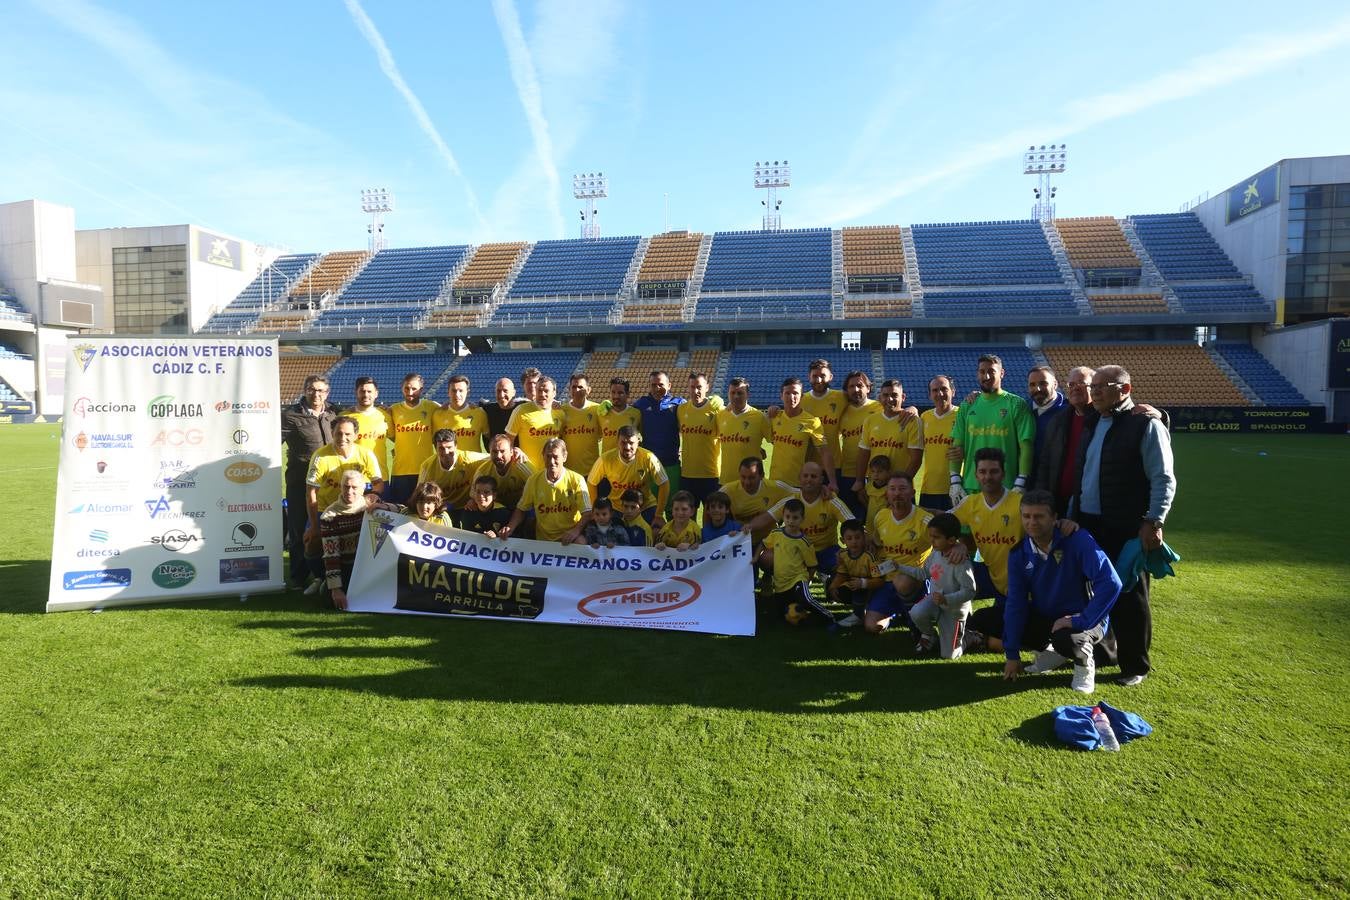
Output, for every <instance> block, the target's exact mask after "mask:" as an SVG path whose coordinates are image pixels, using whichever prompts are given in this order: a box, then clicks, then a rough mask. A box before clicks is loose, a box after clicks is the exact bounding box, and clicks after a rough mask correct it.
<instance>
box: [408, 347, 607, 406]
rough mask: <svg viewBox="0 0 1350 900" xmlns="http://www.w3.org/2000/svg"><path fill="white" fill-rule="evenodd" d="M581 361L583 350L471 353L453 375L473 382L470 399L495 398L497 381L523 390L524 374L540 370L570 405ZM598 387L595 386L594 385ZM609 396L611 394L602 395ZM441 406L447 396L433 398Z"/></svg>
mask: <svg viewBox="0 0 1350 900" xmlns="http://www.w3.org/2000/svg"><path fill="white" fill-rule="evenodd" d="M580 362H581V351H579V350H501V351H497V352H495V353H470V354H469V355H468V356H461V357H459V362H458V363H457V364H456V365H455V367H454V369H453V370H452V372H451V374H452V375H463V376H464V377H466V378H468V379H469V389H470V392H471V394H470V396H472V397H474V398H481V399H492V398H493V391H494V390H495V389H496V385H497V379H499V378H510V379H511V380H512V381H513V382H515V384H516V390H517V391H519V390H520V373H521V372H523V371H525V370H526V369H528V368H531V367H533V368H536V369H538V370H539V371H540V372H543V373H544V374H545V375H547V376H549V377H550V378H552V379H553V380H554V381H556V382H557V383H558V399H559V401H560V402H563V403H566V402H567V399H568V397H567V382H568V379H570V378H571V377H572V372H574V371H575V370H576V367H577V365H578V364H579V363H580ZM592 388H594V385H592ZM602 396H608V393H606V394H604V395H602ZM431 399H433V400H435V401H436V402H438V403H440V402H443V401H444V398H443V397H433V398H431Z"/></svg>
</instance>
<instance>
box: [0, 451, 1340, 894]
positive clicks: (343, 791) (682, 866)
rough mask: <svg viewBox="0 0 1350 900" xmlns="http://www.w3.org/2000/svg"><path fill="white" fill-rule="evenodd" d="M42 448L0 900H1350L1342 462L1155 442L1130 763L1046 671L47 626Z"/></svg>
mask: <svg viewBox="0 0 1350 900" xmlns="http://www.w3.org/2000/svg"><path fill="white" fill-rule="evenodd" d="M56 432H57V429H56V427H55V426H42V425H35V426H6V427H4V428H3V429H0V447H3V449H4V454H3V455H4V458H5V460H6V462H7V463H8V464H9V465H10V466H11V471H13V472H15V473H16V474H17V475H18V477H17V478H14V479H11V493H10V496H11V501H10V503H11V506H10V511H9V513H8V514H7V515H6V516H5V523H4V524H3V526H0V531H2V533H3V540H0V585H3V590H0V659H2V660H3V670H4V677H3V678H0V749H2V750H3V752H2V753H0V896H22V897H33V896H44V895H88V894H99V895H105V894H115V895H127V896H146V895H171V896H179V897H181V896H201V895H218V894H246V895H252V894H271V895H275V896H333V895H354V894H359V895H367V894H378V895H407V894H413V895H433V894H440V895H470V896H512V897H514V896H522V895H530V896H535V895H544V896H554V895H637V896H651V897H671V896H689V895H702V896H706V895H716V896H744V895H756V896H786V895H830V896H834V895H839V896H854V895H856V896H873V897H882V896H906V895H942V896H1025V897H1041V896H1052V897H1081V896H1102V895H1105V894H1108V893H1109V894H1114V895H1119V896H1178V895H1222V896H1228V895H1236V896H1249V895H1262V896H1270V895H1281V896H1290V897H1305V896H1311V895H1345V894H1346V893H1347V892H1348V891H1350V880H1348V879H1347V874H1346V873H1347V872H1350V840H1348V837H1347V832H1348V830H1350V829H1348V826H1347V817H1346V814H1345V810H1346V809H1347V807H1350V761H1348V760H1350V726H1347V723H1348V722H1350V699H1348V698H1350V677H1348V676H1350V663H1348V662H1347V658H1348V657H1350V598H1348V597H1347V594H1350V591H1347V587H1346V583H1347V576H1348V575H1350V553H1347V551H1348V550H1350V542H1347V539H1346V536H1345V534H1346V533H1345V526H1344V511H1345V510H1346V509H1347V508H1348V506H1350V479H1347V478H1346V475H1345V469H1344V464H1345V462H1346V461H1347V460H1350V454H1348V453H1347V449H1348V448H1350V444H1347V443H1346V439H1345V438H1344V437H1327V436H1306V437H1304V436H1268V437H1267V436H1229V437H1217V436H1215V437H1210V436H1190V435H1181V436H1178V437H1177V439H1176V451H1177V461H1178V470H1179V473H1180V485H1181V487H1180V494H1179V502H1178V504H1177V508H1176V510H1175V513H1174V514H1173V517H1172V519H1171V521H1170V522H1169V525H1168V529H1167V537H1168V540H1169V542H1170V543H1171V544H1172V545H1173V546H1174V547H1175V548H1176V549H1177V550H1178V551H1179V552H1180V553H1181V554H1182V555H1183V556H1184V557H1185V561H1184V562H1183V563H1182V564H1181V565H1180V573H1181V576H1180V577H1179V578H1177V579H1169V580H1167V581H1165V582H1162V583H1160V584H1159V585H1158V586H1157V588H1156V590H1155V599H1154V607H1155V620H1156V640H1155V644H1154V651H1155V659H1156V664H1157V670H1156V672H1155V674H1154V675H1153V676H1152V677H1151V678H1149V680H1148V681H1147V682H1145V683H1144V684H1143V685H1142V686H1141V687H1138V688H1133V689H1126V688H1118V687H1115V686H1114V685H1111V684H1109V683H1108V684H1106V685H1105V686H1104V687H1102V688H1101V689H1100V690H1099V692H1098V696H1099V697H1102V698H1104V699H1106V700H1108V701H1110V702H1111V703H1114V704H1116V705H1118V706H1121V707H1124V708H1126V709H1130V710H1133V711H1136V712H1138V713H1140V714H1142V715H1143V716H1144V717H1145V718H1147V719H1148V720H1149V721H1150V722H1151V723H1152V724H1153V725H1154V727H1155V728H1156V732H1155V733H1154V735H1153V736H1151V737H1149V738H1147V739H1145V740H1141V741H1138V742H1136V743H1134V744H1130V745H1127V746H1126V747H1125V749H1124V750H1123V752H1121V753H1119V754H1107V753H1091V754H1090V753H1082V752H1077V751H1071V750H1068V749H1064V748H1062V747H1061V746H1060V745H1058V744H1057V743H1056V742H1055V740H1054V738H1053V736H1052V735H1051V733H1050V726H1049V719H1048V714H1049V711H1050V710H1051V708H1053V707H1054V706H1056V705H1058V704H1061V703H1073V702H1077V701H1078V699H1079V697H1078V695H1076V694H1073V693H1072V692H1070V691H1069V690H1068V679H1069V675H1068V673H1067V672H1064V673H1061V674H1056V675H1051V676H1038V677H1028V678H1025V679H1022V680H1020V681H1018V682H1017V683H1016V684H1014V685H1007V684H1005V683H1004V682H1003V681H1002V680H1001V679H1000V670H1001V660H1000V659H999V658H998V657H996V656H993V655H988V654H981V655H977V656H974V657H968V658H966V659H964V660H961V661H959V662H955V663H951V662H941V661H932V660H924V661H916V660H913V659H911V658H910V656H911V654H910V649H909V640H908V638H907V637H906V636H904V635H888V636H883V637H881V638H869V637H867V636H865V635H862V634H846V635H836V636H831V635H827V634H825V633H824V632H823V631H816V630H800V629H791V628H789V627H787V626H783V627H781V628H776V629H774V630H772V631H770V632H769V633H767V634H764V635H761V636H759V637H757V638H753V639H743V638H724V637H713V636H702V635H691V634H673V633H666V634H662V633H655V632H646V631H619V630H610V629H583V628H569V627H554V626H544V627H528V626H522V625H511V624H504V623H494V622H480V621H440V620H426V619H420V618H412V617H395V616H375V615H343V614H339V613H336V612H334V611H332V610H327V609H321V608H319V607H318V605H317V604H316V603H314V602H312V601H311V600H310V599H309V598H305V597H302V596H300V595H299V594H297V593H294V592H292V593H286V594H276V595H268V596H256V597H253V598H251V599H249V600H248V602H246V603H241V602H240V601H239V600H238V599H237V598H227V599H218V600H210V601H196V602H185V603H181V604H176V605H167V606H148V607H141V608H132V609H121V610H115V611H108V612H103V613H97V614H95V613H89V612H78V613H61V614H53V615H46V614H44V613H43V612H42V608H43V604H44V601H45V597H46V590H47V576H48V568H49V561H48V559H49V555H50V545H51V523H52V515H53V497H54V490H55V477H56V449H57V440H56V439H55V437H54V436H55V434H56ZM1261 451H1264V455H1262V453H1261ZM1108 674H1110V673H1109V672H1108ZM1107 681H1108V682H1109V679H1107Z"/></svg>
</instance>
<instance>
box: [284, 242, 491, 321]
mask: <svg viewBox="0 0 1350 900" xmlns="http://www.w3.org/2000/svg"><path fill="white" fill-rule="evenodd" d="M467 252H468V247H465V246H453V247H411V248H404V249H398V250H381V251H380V252H378V253H376V254H375V255H374V256H373V257H371V258H370V261H369V262H368V263H366V264H365V266H364V267H363V268H362V269H361V270H360V272H359V273H358V274H357V275H356V277H355V278H353V279H352V280H351V281H350V282H349V283H348V284H347V286H346V287H344V288H342V290H341V291H340V292H339V293H338V295H337V296H336V298H334V305H333V306H331V307H328V308H326V309H324V310H323V311H322V312H320V313H319V317H318V318H317V319H316V320H315V321H314V328H315V329H316V330H320V331H344V330H351V329H354V330H357V331H361V330H369V329H372V328H409V327H413V326H415V325H417V323H418V322H420V321H421V320H422V318H423V317H424V316H425V315H426V312H427V309H428V308H429V307H430V305H431V304H432V303H433V302H435V300H436V299H437V298H438V297H439V296H440V295H441V292H442V290H443V289H444V287H445V282H446V279H448V278H449V277H450V275H451V273H452V272H454V270H455V268H456V267H458V266H459V265H460V263H461V262H463V260H464V255H465V254H466V253H467ZM297 287H298V286H297Z"/></svg>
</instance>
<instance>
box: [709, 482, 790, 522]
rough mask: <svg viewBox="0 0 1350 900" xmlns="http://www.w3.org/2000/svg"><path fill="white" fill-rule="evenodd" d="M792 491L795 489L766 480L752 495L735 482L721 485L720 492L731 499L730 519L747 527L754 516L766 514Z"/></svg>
mask: <svg viewBox="0 0 1350 900" xmlns="http://www.w3.org/2000/svg"><path fill="white" fill-rule="evenodd" d="M794 490H795V488H792V487H790V486H788V485H786V484H782V483H780V482H777V481H770V480H768V479H767V478H766V479H764V480H763V481H761V482H760V483H759V490H758V491H756V492H755V493H753V494H747V493H746V492H745V488H743V487H741V483H740V481H737V480H732V481H729V482H727V483H726V484H723V485H722V492H723V493H724V494H726V495H727V496H728V497H730V498H731V517H732V518H733V519H735V520H736V521H737V522H740V523H741V524H742V525H748V524H750V521H751V520H752V519H754V517H755V516H757V515H759V514H760V513H762V512H768V511H769V509H770V508H771V507H772V506H773V505H774V504H776V503H777V502H778V501H779V500H782V499H783V498H784V497H786V496H788V495H789V494H791V493H792V492H793V491H794Z"/></svg>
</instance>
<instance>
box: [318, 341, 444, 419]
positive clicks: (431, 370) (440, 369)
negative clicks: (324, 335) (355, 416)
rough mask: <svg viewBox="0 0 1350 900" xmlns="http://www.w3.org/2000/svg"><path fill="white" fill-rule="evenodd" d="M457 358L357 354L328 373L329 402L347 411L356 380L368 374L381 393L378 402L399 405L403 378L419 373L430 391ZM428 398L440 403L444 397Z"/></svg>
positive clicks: (353, 393) (350, 404) (430, 354)
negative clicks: (411, 373)
mask: <svg viewBox="0 0 1350 900" xmlns="http://www.w3.org/2000/svg"><path fill="white" fill-rule="evenodd" d="M455 359H456V357H455V355H454V354H453V353H357V354H355V355H353V356H349V357H347V358H346V359H344V360H343V361H342V362H341V363H340V364H339V365H338V367H337V368H336V369H334V370H333V371H332V372H331V373H330V374H329V376H328V387H329V394H328V399H329V401H330V402H332V403H334V404H336V405H337V406H338V407H339V408H341V409H347V408H348V407H350V406H352V404H353V403H354V402H355V399H356V379H358V378H360V377H361V376H363V375H369V376H370V377H371V378H374V379H375V384H376V386H377V387H378V388H379V390H380V398H379V403H380V404H381V405H388V404H390V403H397V402H399V401H400V400H402V399H403V395H402V393H401V388H402V385H403V376H404V375H407V374H408V373H409V372H416V373H417V374H418V375H421V376H422V385H423V387H424V388H426V389H430V388H431V387H432V385H434V384H435V383H436V381H437V379H439V378H440V377H441V375H443V374H445V370H446V369H448V368H449V367H450V366H451V364H453V363H454V362H455ZM423 396H428V395H426V394H424V395H423ZM429 399H433V400H436V401H437V402H440V401H441V400H443V399H444V398H436V397H430V398H429Z"/></svg>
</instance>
